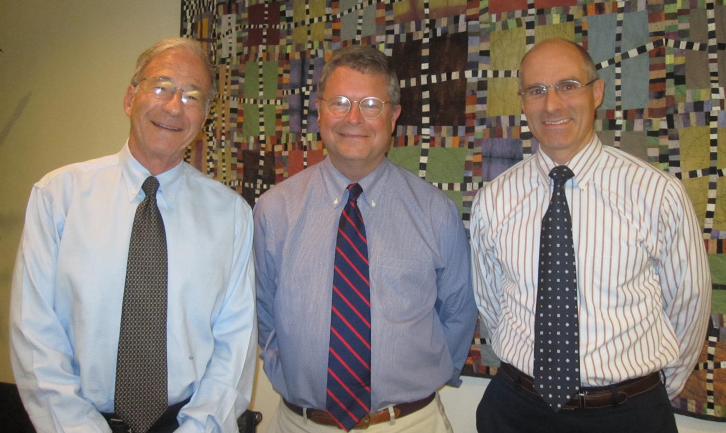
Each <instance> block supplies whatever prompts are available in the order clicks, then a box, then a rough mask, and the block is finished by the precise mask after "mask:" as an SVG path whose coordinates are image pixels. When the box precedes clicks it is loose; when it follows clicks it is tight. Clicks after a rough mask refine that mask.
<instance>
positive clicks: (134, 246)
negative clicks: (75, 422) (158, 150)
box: [115, 176, 168, 433]
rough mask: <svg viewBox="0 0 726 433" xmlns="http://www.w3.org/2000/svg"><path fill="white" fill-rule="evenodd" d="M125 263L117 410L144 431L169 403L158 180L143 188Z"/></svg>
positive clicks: (147, 182)
mask: <svg viewBox="0 0 726 433" xmlns="http://www.w3.org/2000/svg"><path fill="white" fill-rule="evenodd" d="M141 188H142V189H143V190H144V192H145V193H146V198H145V199H144V200H143V201H142V202H141V204H139V207H138V208H137V209H136V216H135V217H134V225H133V228H132V230H131V242H130V244H129V258H128V264H127V265H126V288H125V289H124V298H123V310H122V313H121V332H120V336H119V343H118V358H117V364H116V394H115V412H116V414H117V415H118V416H119V417H120V418H121V419H123V420H124V421H125V422H126V424H128V425H129V427H131V430H132V431H133V432H134V433H136V432H139V433H141V432H146V431H147V430H148V429H149V427H151V426H152V425H153V424H154V422H155V421H156V420H157V419H158V418H159V416H160V415H161V414H162V413H164V411H165V410H166V408H167V406H168V392H167V376H166V301H167V252H166V232H165V231H164V221H163V220H162V218H161V213H160V212H159V208H158V206H157V205H156V190H157V189H158V188H159V181H158V180H157V179H156V178H155V177H153V176H150V177H148V178H146V180H145V181H144V184H143V186H142V187H141Z"/></svg>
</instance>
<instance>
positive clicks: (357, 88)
mask: <svg viewBox="0 0 726 433" xmlns="http://www.w3.org/2000/svg"><path fill="white" fill-rule="evenodd" d="M325 94H326V96H327V97H330V96H337V95H342V96H346V97H348V98H352V99H358V98H365V97H367V96H375V97H377V98H380V99H386V96H387V88H386V76H385V75H384V74H373V73H363V72H358V71H356V70H355V69H352V68H349V67H347V66H339V67H337V68H335V70H333V72H332V73H331V74H330V77H329V78H328V82H327V83H326V84H325Z"/></svg>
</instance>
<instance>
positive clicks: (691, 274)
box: [658, 181, 711, 399]
mask: <svg viewBox="0 0 726 433" xmlns="http://www.w3.org/2000/svg"><path fill="white" fill-rule="evenodd" d="M672 185H673V187H672V188H668V189H667V190H666V191H665V194H664V199H663V209H662V212H661V213H660V221H659V233H658V236H659V239H660V240H661V245H662V248H660V252H661V255H660V260H659V261H658V274H659V277H660V281H661V288H662V296H663V309H664V311H665V314H666V316H667V317H668V320H669V321H670V324H671V326H672V328H673V332H674V333H675V335H676V339H677V341H678V345H679V353H680V356H679V357H678V358H677V359H676V360H675V361H674V362H672V363H671V364H669V365H668V366H667V367H666V368H665V369H664V373H665V376H666V389H667V391H668V395H669V396H670V398H671V399H673V398H676V397H677V396H678V394H679V393H680V392H681V390H682V389H683V387H684V386H685V384H686V380H687V379H688V376H689V375H690V374H691V371H693V366H694V365H695V363H696V360H697V359H698V355H699V353H700V351H701V347H702V346H703V342H704V338H705V334H706V331H707V328H708V319H709V313H710V310H711V273H710V271H709V266H708V258H707V255H706V249H705V247H704V244H703V238H702V235H701V232H700V228H699V225H698V220H697V217H696V213H695V211H694V209H693V205H692V204H691V202H690V200H689V198H688V196H687V194H686V191H685V188H684V187H683V185H682V184H681V183H680V182H677V181H674V182H673V183H672Z"/></svg>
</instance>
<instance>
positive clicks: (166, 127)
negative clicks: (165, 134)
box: [151, 120, 181, 132]
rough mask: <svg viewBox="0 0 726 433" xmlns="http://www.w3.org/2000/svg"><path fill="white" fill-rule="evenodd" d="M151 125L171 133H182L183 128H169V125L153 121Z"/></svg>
mask: <svg viewBox="0 0 726 433" xmlns="http://www.w3.org/2000/svg"><path fill="white" fill-rule="evenodd" d="M151 123H153V124H154V125H156V126H158V127H159V128H164V129H166V130H169V131H177V132H179V131H181V128H174V127H172V126H167V125H164V124H162V123H157V122H154V121H153V120H152V121H151Z"/></svg>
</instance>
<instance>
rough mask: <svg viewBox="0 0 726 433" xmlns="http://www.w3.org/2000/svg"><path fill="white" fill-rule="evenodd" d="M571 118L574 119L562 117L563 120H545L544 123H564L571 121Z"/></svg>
mask: <svg viewBox="0 0 726 433" xmlns="http://www.w3.org/2000/svg"><path fill="white" fill-rule="evenodd" d="M571 120H572V119H571V118H567V119H562V120H553V121H550V122H547V121H545V122H542V123H544V124H545V125H562V124H563V123H567V122H570V121H571Z"/></svg>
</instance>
